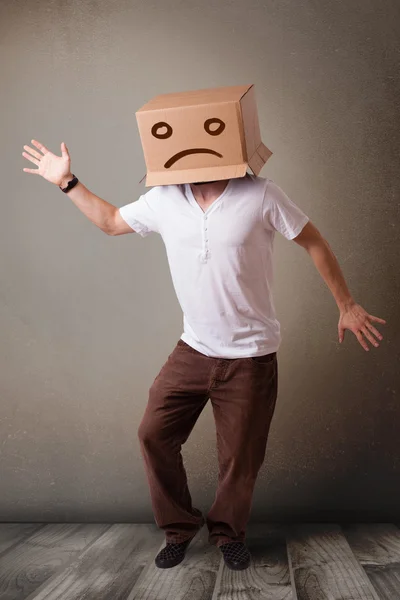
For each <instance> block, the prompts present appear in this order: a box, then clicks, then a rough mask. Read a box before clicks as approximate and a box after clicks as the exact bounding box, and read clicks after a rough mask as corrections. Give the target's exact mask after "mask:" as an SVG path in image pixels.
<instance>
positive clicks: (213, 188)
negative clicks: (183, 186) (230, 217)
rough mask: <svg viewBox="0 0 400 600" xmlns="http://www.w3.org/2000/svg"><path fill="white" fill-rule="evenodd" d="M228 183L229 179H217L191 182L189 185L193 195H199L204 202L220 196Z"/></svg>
mask: <svg viewBox="0 0 400 600" xmlns="http://www.w3.org/2000/svg"><path fill="white" fill-rule="evenodd" d="M228 183H229V179H221V180H219V181H204V182H200V181H199V182H196V183H191V184H190V187H191V188H192V191H193V193H194V194H195V196H197V197H200V198H202V199H203V200H204V202H207V200H212V199H214V198H215V197H217V196H220V195H221V194H222V192H223V191H224V189H225V188H226V186H227V185H228Z"/></svg>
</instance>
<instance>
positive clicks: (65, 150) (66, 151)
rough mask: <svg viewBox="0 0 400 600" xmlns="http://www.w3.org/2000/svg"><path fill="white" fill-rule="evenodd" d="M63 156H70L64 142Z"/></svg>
mask: <svg viewBox="0 0 400 600" xmlns="http://www.w3.org/2000/svg"><path fill="white" fill-rule="evenodd" d="M61 154H62V155H63V156H69V152H68V148H67V146H66V145H65V144H64V142H61Z"/></svg>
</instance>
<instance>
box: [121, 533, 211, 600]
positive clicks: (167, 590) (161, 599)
mask: <svg viewBox="0 0 400 600" xmlns="http://www.w3.org/2000/svg"><path fill="white" fill-rule="evenodd" d="M207 540H208V530H207V527H206V526H203V528H202V529H201V530H200V531H199V533H198V534H197V535H196V537H195V538H194V540H193V541H192V542H191V544H190V546H189V547H188V549H187V551H186V555H185V558H184V559H183V561H182V562H181V563H180V564H179V565H176V566H175V567H173V568H171V569H159V568H158V567H156V565H155V564H154V559H152V560H151V561H150V562H149V565H148V567H147V569H145V571H144V572H143V575H142V576H141V577H140V579H139V580H138V582H137V584H136V585H135V587H134V588H133V589H132V591H131V593H130V594H129V596H128V598H127V600H156V599H157V600H183V599H185V600H209V598H211V596H212V592H213V589H214V585H215V580H216V577H217V572H218V567H219V564H220V561H221V558H220V553H221V551H220V550H218V549H217V548H216V547H215V546H212V545H211V544H209V543H208V541H207ZM164 545H165V541H163V542H162V544H161V545H159V547H158V548H157V552H158V551H159V550H161V548H163V547H164ZM157 552H156V553H155V554H154V556H155V555H156V554H157Z"/></svg>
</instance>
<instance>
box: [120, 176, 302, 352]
mask: <svg viewBox="0 0 400 600" xmlns="http://www.w3.org/2000/svg"><path fill="white" fill-rule="evenodd" d="M119 212H120V214H121V216H122V218H123V219H124V220H125V221H126V222H127V223H128V225H130V226H131V227H132V229H134V230H135V231H136V232H137V233H139V234H140V235H141V236H142V237H144V236H146V235H148V234H149V233H150V232H156V233H159V234H160V235H161V237H162V239H163V242H164V244H165V247H166V251H167V257H168V263H169V267H170V271H171V277H172V282H173V285H174V289H175V292H176V295H177V298H178V301H179V303H180V306H181V308H182V311H183V334H182V336H181V339H182V340H183V341H185V342H186V343H187V344H189V345H190V346H192V347H193V348H195V349H196V350H198V351H199V352H202V353H203V354H205V355H207V356H212V357H219V358H241V357H249V356H261V355H263V354H268V353H270V352H276V351H277V350H278V348H279V346H280V343H281V335H280V323H279V321H278V320H277V318H276V314H275V307H274V302H273V297H272V284H273V266H272V251H273V242H274V236H275V231H279V232H280V233H281V234H282V235H284V236H285V238H286V239H288V240H291V239H293V238H294V237H296V236H297V235H298V234H299V233H300V232H301V230H302V229H303V227H304V225H305V224H306V223H307V221H308V220H309V218H308V217H307V215H306V214H305V213H304V212H303V211H302V210H301V209H300V208H299V207H298V206H297V205H296V204H295V203H294V202H293V201H292V200H290V199H289V198H288V196H287V195H286V194H285V193H284V192H283V191H282V189H281V188H280V187H279V186H278V185H277V184H276V183H274V181H272V179H268V178H263V177H256V176H254V175H251V174H246V175H245V176H244V177H240V178H235V179H230V180H229V182H228V185H227V186H226V188H225V189H224V191H223V192H222V194H221V195H220V196H219V197H218V198H217V200H215V201H214V202H213V204H211V205H210V206H209V207H208V209H207V210H206V211H205V212H204V211H203V209H202V208H201V207H200V205H199V204H198V203H197V202H196V200H195V198H194V196H193V192H192V190H191V187H190V185H189V184H180V185H163V186H156V187H153V188H151V189H150V190H149V191H148V192H146V193H145V194H143V195H142V196H140V198H139V199H138V200H136V201H134V202H132V203H130V204H127V205H125V206H122V207H121V208H120V209H119Z"/></svg>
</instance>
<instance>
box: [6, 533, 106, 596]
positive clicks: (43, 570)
mask: <svg viewBox="0 0 400 600" xmlns="http://www.w3.org/2000/svg"><path fill="white" fill-rule="evenodd" d="M109 527H110V525H97V524H88V525H84V524H78V523H73V524H48V525H46V526H45V527H42V528H40V529H39V530H38V531H36V532H35V533H33V534H32V535H31V536H30V537H29V538H27V539H26V540H24V541H23V542H21V543H19V544H17V545H16V546H12V547H11V548H10V549H9V550H8V551H6V552H4V553H3V554H2V555H1V556H0V598H1V600H25V599H26V598H27V597H28V596H29V595H30V594H32V592H34V591H35V590H37V589H38V588H39V587H40V586H41V585H42V584H43V582H45V581H47V580H48V579H49V578H50V577H52V576H53V575H54V574H55V573H57V572H58V571H59V570H60V569H63V568H65V566H66V565H67V564H68V563H69V562H70V561H71V560H73V559H74V558H75V557H76V556H77V555H78V554H80V553H81V552H82V551H83V550H84V549H85V548H86V547H87V546H88V545H89V544H91V543H92V542H93V541H94V540H96V539H97V538H98V537H99V535H100V534H101V533H103V532H104V531H105V530H106V529H108V528H109Z"/></svg>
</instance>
